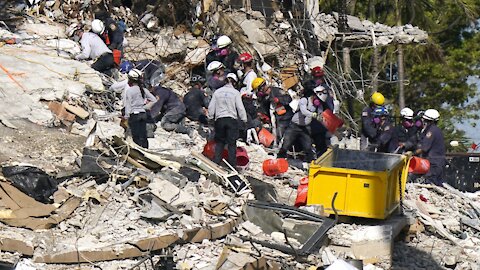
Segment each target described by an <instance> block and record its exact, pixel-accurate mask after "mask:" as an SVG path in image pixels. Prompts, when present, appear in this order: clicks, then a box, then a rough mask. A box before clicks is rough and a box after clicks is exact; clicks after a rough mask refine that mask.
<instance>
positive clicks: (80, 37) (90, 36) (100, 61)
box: [68, 25, 115, 75]
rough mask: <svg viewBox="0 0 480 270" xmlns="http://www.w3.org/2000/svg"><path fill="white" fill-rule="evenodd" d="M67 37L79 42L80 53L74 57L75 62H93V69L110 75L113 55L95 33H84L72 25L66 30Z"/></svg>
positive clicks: (81, 29) (79, 27) (78, 27)
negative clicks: (88, 60)
mask: <svg viewBox="0 0 480 270" xmlns="http://www.w3.org/2000/svg"><path fill="white" fill-rule="evenodd" d="M68 35H69V36H70V37H71V38H73V39H74V40H75V41H80V45H81V46H82V52H81V53H79V54H77V55H76V56H75V59H76V60H87V59H92V60H95V62H94V63H93V64H92V68H93V69H95V70H96V71H99V72H102V73H105V74H107V75H111V72H110V69H111V68H113V67H114V65H115V63H114V61H113V54H112V51H111V50H110V49H109V48H108V47H107V45H105V43H104V42H103V41H102V39H101V38H100V37H99V36H97V35H96V34H95V33H91V32H84V30H83V28H82V27H81V26H78V25H72V26H71V27H70V29H69V30H68Z"/></svg>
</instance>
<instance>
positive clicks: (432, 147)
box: [415, 109, 446, 186]
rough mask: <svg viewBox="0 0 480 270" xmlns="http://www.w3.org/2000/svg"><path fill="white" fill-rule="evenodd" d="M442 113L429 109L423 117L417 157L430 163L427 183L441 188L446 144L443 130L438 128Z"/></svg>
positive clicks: (426, 178)
mask: <svg viewBox="0 0 480 270" xmlns="http://www.w3.org/2000/svg"><path fill="white" fill-rule="evenodd" d="M439 119H440V113H439V112H438V111H437V110H435V109H428V110H426V111H425V113H424V114H423V116H422V122H423V126H422V130H421V135H420V141H419V143H418V145H417V149H416V150H415V155H419V156H421V157H424V158H426V159H428V161H430V169H429V171H428V172H427V174H426V175H425V180H427V182H429V183H432V184H435V185H438V186H441V185H442V182H443V169H444V168H445V162H446V161H445V142H444V138H443V133H442V130H441V129H440V128H439V127H438V126H437V122H438V120H439Z"/></svg>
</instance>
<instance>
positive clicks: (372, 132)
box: [360, 106, 377, 150]
mask: <svg viewBox="0 0 480 270" xmlns="http://www.w3.org/2000/svg"><path fill="white" fill-rule="evenodd" d="M373 110H374V109H373V108H372V107H371V106H369V107H366V108H365V109H363V111H362V132H361V133H362V137H361V139H360V149H361V150H366V149H367V148H368V144H369V143H375V138H376V137H377V127H376V125H375V123H374V122H373Z"/></svg>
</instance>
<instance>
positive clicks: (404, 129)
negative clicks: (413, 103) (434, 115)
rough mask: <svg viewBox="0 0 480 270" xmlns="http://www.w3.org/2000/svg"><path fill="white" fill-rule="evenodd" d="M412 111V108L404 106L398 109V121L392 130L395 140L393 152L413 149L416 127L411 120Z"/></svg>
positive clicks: (416, 140)
mask: <svg viewBox="0 0 480 270" xmlns="http://www.w3.org/2000/svg"><path fill="white" fill-rule="evenodd" d="M413 115H414V112H413V110H412V109H410V108H408V107H405V108H403V109H402V110H401V111H400V123H399V125H397V126H396V127H395V129H394V131H393V140H394V141H395V143H396V145H395V149H394V150H393V151H394V152H395V153H399V154H401V153H404V152H407V151H413V150H415V146H416V145H417V143H418V139H417V133H418V128H417V127H416V126H415V122H414V120H413Z"/></svg>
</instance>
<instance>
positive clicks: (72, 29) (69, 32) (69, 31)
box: [66, 23, 80, 37]
mask: <svg viewBox="0 0 480 270" xmlns="http://www.w3.org/2000/svg"><path fill="white" fill-rule="evenodd" d="M79 29H80V25H79V24H78V23H72V24H71V25H70V26H69V27H68V28H67V31H66V32H67V35H68V36H69V37H71V36H73V34H75V31H77V30H79Z"/></svg>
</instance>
